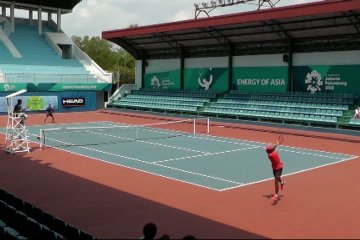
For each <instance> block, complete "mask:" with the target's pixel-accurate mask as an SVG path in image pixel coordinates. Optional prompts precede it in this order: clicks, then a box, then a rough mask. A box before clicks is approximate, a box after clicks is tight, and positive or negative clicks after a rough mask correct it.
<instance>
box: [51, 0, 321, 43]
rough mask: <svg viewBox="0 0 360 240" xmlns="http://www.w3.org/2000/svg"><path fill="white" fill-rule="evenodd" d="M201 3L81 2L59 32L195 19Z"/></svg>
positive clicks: (284, 1) (283, 0)
mask: <svg viewBox="0 0 360 240" xmlns="http://www.w3.org/2000/svg"><path fill="white" fill-rule="evenodd" d="M276 1H277V0H273V2H276ZM316 1H319V0H280V1H279V2H278V4H277V5H276V6H277V7H281V6H288V5H294V4H299V3H310V2H316ZM200 2H210V0H200V1H199V0H82V1H81V2H80V3H79V4H78V5H77V6H75V8H74V9H73V11H72V13H69V14H65V15H63V17H62V29H63V31H64V32H65V33H66V34H67V35H69V36H73V35H76V36H81V37H83V36H90V37H93V36H101V33H102V32H103V31H107V30H115V29H123V28H127V27H129V25H131V24H138V25H139V26H146V25H152V24H159V23H168V22H174V21H181V20H188V19H194V16H195V7H194V3H200ZM257 2H258V1H257V0H254V1H253V4H238V5H234V6H230V7H223V8H218V9H215V10H214V11H212V12H211V13H210V15H211V16H217V15H222V14H228V13H238V12H246V11H254V10H256V9H257V6H256V5H254V4H256V3H257ZM200 17H205V15H203V14H202V15H200ZM55 19H56V17H55Z"/></svg>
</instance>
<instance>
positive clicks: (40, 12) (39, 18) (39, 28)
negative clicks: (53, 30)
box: [38, 7, 42, 35]
mask: <svg viewBox="0 0 360 240" xmlns="http://www.w3.org/2000/svg"><path fill="white" fill-rule="evenodd" d="M38 30H39V35H41V34H42V9H41V7H39V9H38Z"/></svg>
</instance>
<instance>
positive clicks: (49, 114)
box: [46, 113, 54, 117]
mask: <svg viewBox="0 0 360 240" xmlns="http://www.w3.org/2000/svg"><path fill="white" fill-rule="evenodd" d="M46 116H47V117H54V116H53V114H52V113H46Z"/></svg>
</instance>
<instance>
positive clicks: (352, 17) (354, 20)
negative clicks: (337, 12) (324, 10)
mask: <svg viewBox="0 0 360 240" xmlns="http://www.w3.org/2000/svg"><path fill="white" fill-rule="evenodd" d="M344 16H346V17H347V18H348V19H349V21H350V23H351V24H352V25H353V26H354V28H355V29H356V31H357V32H358V33H360V17H359V15H357V14H355V13H354V12H353V11H347V12H344Z"/></svg>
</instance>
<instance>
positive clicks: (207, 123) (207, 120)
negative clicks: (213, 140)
mask: <svg viewBox="0 0 360 240" xmlns="http://www.w3.org/2000/svg"><path fill="white" fill-rule="evenodd" d="M206 133H208V134H209V133H210V118H206Z"/></svg>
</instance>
